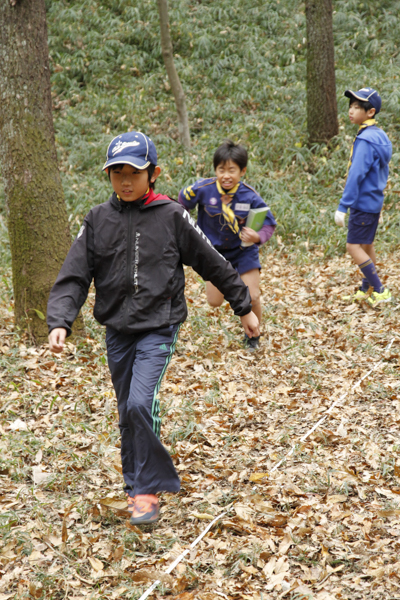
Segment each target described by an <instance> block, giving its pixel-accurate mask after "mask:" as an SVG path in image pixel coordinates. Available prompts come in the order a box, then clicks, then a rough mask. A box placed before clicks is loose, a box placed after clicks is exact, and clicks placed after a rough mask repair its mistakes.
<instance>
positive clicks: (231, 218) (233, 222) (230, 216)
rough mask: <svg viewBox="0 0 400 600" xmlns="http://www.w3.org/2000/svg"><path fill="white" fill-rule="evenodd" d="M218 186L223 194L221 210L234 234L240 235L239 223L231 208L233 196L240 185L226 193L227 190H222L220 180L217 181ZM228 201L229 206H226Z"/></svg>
mask: <svg viewBox="0 0 400 600" xmlns="http://www.w3.org/2000/svg"><path fill="white" fill-rule="evenodd" d="M216 184H217V190H218V192H219V193H220V194H221V210H222V215H223V217H224V219H225V221H226V224H227V225H228V227H229V229H231V231H233V233H239V223H238V222H237V218H236V216H235V213H234V212H233V210H232V209H231V207H230V203H231V202H232V199H233V196H234V195H235V193H236V191H237V189H238V187H239V183H238V184H237V185H235V187H233V188H232V189H231V190H229V191H228V192H225V190H224V189H222V187H221V186H220V184H219V181H218V180H217V181H216ZM224 200H225V202H224ZM227 201H229V203H228V204H226V202H227Z"/></svg>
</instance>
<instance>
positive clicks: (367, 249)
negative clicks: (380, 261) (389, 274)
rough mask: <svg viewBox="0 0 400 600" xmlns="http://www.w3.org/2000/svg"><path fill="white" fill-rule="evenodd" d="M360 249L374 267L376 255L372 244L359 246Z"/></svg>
mask: <svg viewBox="0 0 400 600" xmlns="http://www.w3.org/2000/svg"><path fill="white" fill-rule="evenodd" d="M361 248H362V249H363V250H364V252H366V253H367V254H368V256H369V257H370V259H371V260H372V262H373V263H374V265H375V266H376V254H375V248H374V244H373V243H372V244H361Z"/></svg>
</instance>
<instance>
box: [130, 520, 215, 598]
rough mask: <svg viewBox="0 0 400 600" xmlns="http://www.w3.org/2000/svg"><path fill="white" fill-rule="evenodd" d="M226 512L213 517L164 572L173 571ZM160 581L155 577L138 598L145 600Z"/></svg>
mask: <svg viewBox="0 0 400 600" xmlns="http://www.w3.org/2000/svg"><path fill="white" fill-rule="evenodd" d="M226 514H227V513H226V512H224V513H221V514H220V515H218V517H215V519H213V520H212V521H211V523H209V524H208V525H207V527H206V528H205V530H204V531H203V532H202V533H201V534H200V535H199V537H197V538H196V539H195V540H194V542H192V543H191V544H190V546H189V548H186V550H184V551H183V552H182V554H180V555H179V556H178V558H176V559H175V560H174V562H173V563H171V564H170V565H169V567H168V569H166V571H165V574H166V575H168V574H169V573H171V571H173V570H174V569H175V567H176V565H177V564H179V563H180V562H181V560H182V559H183V558H185V556H186V555H187V554H189V552H190V550H192V549H193V548H194V547H195V546H197V544H198V543H199V542H200V540H202V539H203V537H204V536H205V535H206V533H208V532H209V530H210V529H211V527H212V526H213V525H214V523H216V522H217V521H219V520H220V519H222V517H224V516H225V515H226ZM160 583H161V581H160V580H159V579H157V581H155V582H154V583H153V584H152V585H151V586H150V587H149V588H148V589H147V590H146V591H145V593H144V594H142V595H141V596H140V598H139V600H145V599H146V598H148V597H149V596H150V594H151V593H152V592H153V591H154V590H155V589H156V587H157V586H158V585H159V584H160Z"/></svg>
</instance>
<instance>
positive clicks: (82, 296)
mask: <svg viewBox="0 0 400 600" xmlns="http://www.w3.org/2000/svg"><path fill="white" fill-rule="evenodd" d="M183 264H185V265H190V266H191V267H193V269H194V270H195V271H197V273H199V275H201V277H202V278H203V279H204V280H206V281H211V282H212V283H213V284H214V285H215V286H216V287H217V288H218V289H219V290H220V291H221V292H222V293H223V294H224V296H225V298H226V299H227V300H228V302H229V303H230V305H231V307H232V309H233V310H234V312H235V314H236V315H239V316H243V315H246V314H247V313H249V312H250V311H251V299H250V294H249V291H248V288H247V286H246V285H245V284H244V283H243V281H242V280H241V278H240V276H239V275H238V273H237V272H236V271H235V269H234V268H233V267H232V265H231V264H230V263H229V262H227V261H226V260H225V259H224V258H223V257H222V256H221V255H220V254H219V253H218V252H217V251H216V250H215V249H214V248H213V246H212V245H211V242H210V241H209V240H208V239H207V238H206V236H205V235H204V233H203V232H202V231H201V230H200V229H199V228H198V226H197V225H196V223H195V222H194V221H193V219H192V218H191V217H190V215H189V213H188V212H187V211H186V210H185V209H184V208H183V207H182V206H181V205H180V204H178V203H177V202H174V201H173V200H171V199H170V198H168V197H167V196H162V195H161V194H158V195H156V194H154V192H153V191H152V190H151V192H150V200H149V198H147V199H145V200H139V201H136V202H123V201H119V200H118V198H117V195H116V194H115V193H114V194H113V195H112V196H111V198H110V199H109V200H108V202H105V203H104V204H99V205H97V206H95V207H94V208H92V210H91V211H90V212H89V213H88V214H87V215H86V217H85V219H84V222H83V225H82V227H81V229H80V231H79V233H78V235H77V236H76V238H75V240H74V242H73V243H72V246H71V248H70V251H69V252H68V255H67V257H66V259H65V262H64V264H63V266H62V267H61V270H60V272H59V274H58V277H57V280H56V282H55V284H54V286H53V288H52V290H51V292H50V297H49V302H48V306H47V324H48V326H49V332H50V331H51V330H52V329H55V328H56V327H63V328H65V329H66V330H67V333H68V335H70V333H71V327H72V323H73V322H74V320H75V319H76V317H77V315H78V312H79V310H80V308H81V306H82V305H83V303H84V302H85V300H86V297H87V294H88V290H89V287H90V284H91V281H92V279H94V285H95V288H96V301H95V306H94V310H93V314H94V316H95V318H96V319H97V321H99V323H101V324H102V325H107V326H110V327H112V328H113V329H116V330H117V331H119V332H121V333H127V334H136V333H141V332H143V331H148V330H152V329H158V328H160V327H166V326H168V325H172V324H174V323H181V322H183V321H184V320H185V319H186V317H187V307H186V301H185V297H184V288H185V276H184V271H183Z"/></svg>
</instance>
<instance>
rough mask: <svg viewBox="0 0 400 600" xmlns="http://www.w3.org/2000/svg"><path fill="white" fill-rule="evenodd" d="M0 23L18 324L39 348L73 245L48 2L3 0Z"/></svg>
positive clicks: (0, 118) (0, 135) (2, 131)
mask: <svg viewBox="0 0 400 600" xmlns="http://www.w3.org/2000/svg"><path fill="white" fill-rule="evenodd" d="M0 23H1V26H0V64H1V72H0V156H1V166H2V175H3V181H4V189H5V197H6V206H7V217H8V230H9V236H10V246H11V257H12V275H13V289H14V308H15V323H16V326H17V327H18V328H20V329H21V330H23V331H28V333H29V334H30V336H31V338H33V341H35V342H37V343H39V342H43V341H44V340H45V339H47V326H46V321H45V320H44V318H43V317H44V315H45V314H46V305H47V298H48V295H49V292H50V289H51V286H52V285H53V283H54V281H55V278H56V276H57V273H58V271H59V269H60V266H61V264H62V262H63V260H64V258H65V256H66V254H67V252H68V249H69V247H70V245H71V237H70V232H69V225H68V217H67V212H66V207H65V201H64V194H63V189H62V186H61V178H60V174H59V171H58V166H57V155H56V148H55V136H54V127H53V117H52V107H51V91H50V71H49V51H48V46H47V25H46V12H45V2H44V0H1V2H0ZM80 327H82V325H80Z"/></svg>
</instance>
